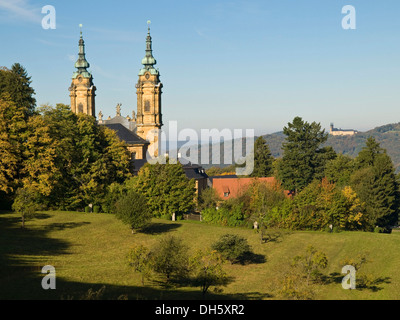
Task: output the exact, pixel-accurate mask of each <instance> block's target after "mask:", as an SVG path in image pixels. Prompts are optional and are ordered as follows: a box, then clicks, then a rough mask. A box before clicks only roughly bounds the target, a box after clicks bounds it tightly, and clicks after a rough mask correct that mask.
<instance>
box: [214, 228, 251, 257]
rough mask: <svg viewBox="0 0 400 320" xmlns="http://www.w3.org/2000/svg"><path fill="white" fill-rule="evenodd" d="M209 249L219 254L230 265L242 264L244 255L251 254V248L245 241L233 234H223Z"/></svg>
mask: <svg viewBox="0 0 400 320" xmlns="http://www.w3.org/2000/svg"><path fill="white" fill-rule="evenodd" d="M211 247H212V249H214V250H216V251H218V252H219V253H221V255H222V256H223V257H224V258H225V259H226V260H229V261H230V262H231V263H232V264H233V263H236V262H243V261H244V259H245V258H246V255H248V254H249V253H251V247H250V245H249V244H248V243H247V240H246V239H245V238H243V237H241V236H238V235H235V234H225V235H223V236H221V237H220V238H219V240H218V241H217V242H215V243H214V244H213V245H212V246H211Z"/></svg>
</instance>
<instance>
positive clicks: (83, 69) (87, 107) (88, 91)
mask: <svg viewBox="0 0 400 320" xmlns="http://www.w3.org/2000/svg"><path fill="white" fill-rule="evenodd" d="M80 27H81V37H80V39H79V55H78V60H77V61H76V63H75V68H76V69H77V70H76V71H75V72H74V74H73V75H72V84H71V87H70V88H69V91H70V95H69V96H70V98H71V110H72V112H74V113H76V114H78V113H85V114H87V115H90V116H93V117H95V112H96V110H95V96H96V95H95V92H96V87H95V86H94V84H93V77H92V75H91V73H90V72H89V71H88V70H87V69H88V68H89V67H90V64H89V62H87V60H86V57H85V42H84V41H83V37H82V25H80Z"/></svg>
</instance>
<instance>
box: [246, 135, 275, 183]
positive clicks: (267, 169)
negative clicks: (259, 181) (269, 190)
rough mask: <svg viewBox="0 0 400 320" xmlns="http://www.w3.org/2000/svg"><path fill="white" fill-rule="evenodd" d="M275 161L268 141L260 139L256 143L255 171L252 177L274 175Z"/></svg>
mask: <svg viewBox="0 0 400 320" xmlns="http://www.w3.org/2000/svg"><path fill="white" fill-rule="evenodd" d="M273 161H274V158H273V157H272V155H271V151H270V150H269V146H268V144H267V141H266V140H265V139H264V138H263V137H258V138H257V140H256V141H255V143H254V170H253V173H252V174H251V177H258V178H261V177H270V176H271V175H272V173H273V168H272V162H273Z"/></svg>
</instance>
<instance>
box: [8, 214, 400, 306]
mask: <svg viewBox="0 0 400 320" xmlns="http://www.w3.org/2000/svg"><path fill="white" fill-rule="evenodd" d="M26 226H27V229H26V230H21V229H20V219H19V217H18V216H17V215H15V214H11V213H3V214H0V271H1V276H0V288H1V289H0V299H71V298H73V299H79V298H80V297H81V296H82V295H83V294H84V293H86V292H87V291H88V290H89V289H91V288H92V289H94V290H98V289H100V288H101V287H102V286H103V285H105V287H106V290H105V295H104V298H106V299H116V298H118V297H119V296H120V295H126V296H127V297H128V299H152V300H153V299H201V293H200V290H199V289H198V288H193V287H180V288H175V289H169V290H166V289H164V288H162V287H160V286H156V285H149V284H148V286H145V287H143V286H142V284H141V279H140V276H139V275H137V274H135V273H133V272H132V270H130V269H129V267H127V266H126V262H125V256H126V254H127V253H128V251H129V249H130V248H131V247H132V246H133V245H135V244H144V245H146V246H149V247H151V246H152V245H153V244H155V243H156V241H157V239H158V238H159V237H163V236H165V235H166V234H170V235H175V236H177V237H180V238H182V239H183V240H184V241H185V242H186V243H187V244H188V245H189V246H190V248H191V250H192V251H193V252H194V251H195V250H196V249H199V248H206V247H209V246H210V245H211V243H212V242H214V241H215V240H217V239H218V238H219V237H220V236H221V235H223V234H225V233H235V234H239V235H241V236H244V237H245V238H247V240H248V242H249V244H250V245H251V246H252V248H253V251H254V253H255V254H257V255H259V256H264V257H265V261H257V262H254V263H250V264H247V265H230V264H229V263H227V264H226V265H225V270H226V271H227V273H228V274H229V275H230V276H231V277H233V279H234V280H233V281H232V282H231V283H230V284H228V286H227V287H224V288H223V291H222V292H220V293H211V294H210V295H208V298H210V299H211V298H217V299H235V298H236V299H278V298H279V296H278V294H277V293H278V290H279V289H280V287H281V280H282V277H283V275H284V273H285V271H286V270H287V268H288V265H289V264H290V261H291V260H292V258H293V257H294V256H296V255H298V254H302V253H303V252H304V251H305V249H306V247H307V246H308V245H309V244H312V245H313V246H314V247H315V248H317V249H318V250H320V251H323V252H325V253H326V255H327V257H328V260H329V265H328V268H327V270H325V271H326V273H327V274H336V278H335V279H336V281H331V282H330V283H329V284H325V285H321V286H318V288H317V296H316V298H317V299H398V298H399V297H400V272H399V271H398V266H399V265H400V250H399V248H400V234H399V233H396V232H395V233H393V234H390V235H386V234H375V233H362V232H342V233H335V234H328V233H322V232H291V233H285V234H284V235H283V236H281V237H279V238H278V239H276V240H275V241H271V242H268V243H264V244H261V243H260V240H259V236H258V235H257V234H255V233H254V232H253V231H252V230H249V229H241V228H228V227H220V226H212V225H207V224H204V223H199V222H192V221H179V222H170V221H165V220H158V219H154V220H153V224H152V225H151V227H150V228H148V230H146V232H145V233H137V234H134V235H132V234H131V232H130V230H129V228H128V227H127V226H125V225H123V224H122V223H121V222H119V221H118V220H117V219H115V218H114V216H112V215H107V214H85V213H76V212H44V213H41V214H40V215H38V216H37V217H36V218H35V219H33V220H31V221H28V222H27V225H26ZM360 252H368V253H369V255H368V257H369V258H370V259H371V260H372V262H370V263H368V264H366V265H365V272H367V273H370V274H373V275H374V276H376V277H378V278H379V279H381V281H380V282H379V283H378V284H377V285H376V287H375V289H374V290H372V289H360V290H353V291H350V290H344V289H342V286H341V283H340V281H341V278H342V277H343V276H344V275H341V274H340V273H341V266H340V265H339V261H341V260H342V259H344V258H346V257H354V256H355V255H357V254H358V253H360ZM45 265H53V266H54V267H55V268H56V276H57V289H56V290H47V291H46V290H43V289H42V287H41V280H42V277H43V276H44V275H43V274H41V268H42V267H43V266H45Z"/></svg>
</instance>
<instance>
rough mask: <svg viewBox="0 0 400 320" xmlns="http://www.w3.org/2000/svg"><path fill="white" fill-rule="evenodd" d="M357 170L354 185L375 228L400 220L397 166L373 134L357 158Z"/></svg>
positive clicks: (385, 226)
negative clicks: (399, 212)
mask: <svg viewBox="0 0 400 320" xmlns="http://www.w3.org/2000/svg"><path fill="white" fill-rule="evenodd" d="M356 164H357V166H358V168H359V169H358V170H357V171H356V172H355V173H354V174H353V175H352V177H351V185H352V186H353V188H354V190H355V191H356V192H357V194H358V195H359V197H360V199H361V200H362V201H363V202H364V203H365V207H366V211H367V212H366V218H367V220H368V223H369V225H370V229H371V230H372V229H373V228H375V227H376V226H378V227H382V228H386V230H387V231H388V230H389V229H388V228H389V226H391V225H394V224H396V223H397V220H398V211H399V200H400V196H399V191H398V183H397V180H396V175H395V169H394V166H393V163H392V160H391V159H390V157H389V156H388V155H387V154H386V151H385V150H384V149H382V148H381V147H380V145H379V143H378V142H376V140H375V139H374V138H372V137H370V138H368V140H367V142H366V146H365V147H364V148H363V150H361V151H360V153H359V155H358V156H357V158H356Z"/></svg>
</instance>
